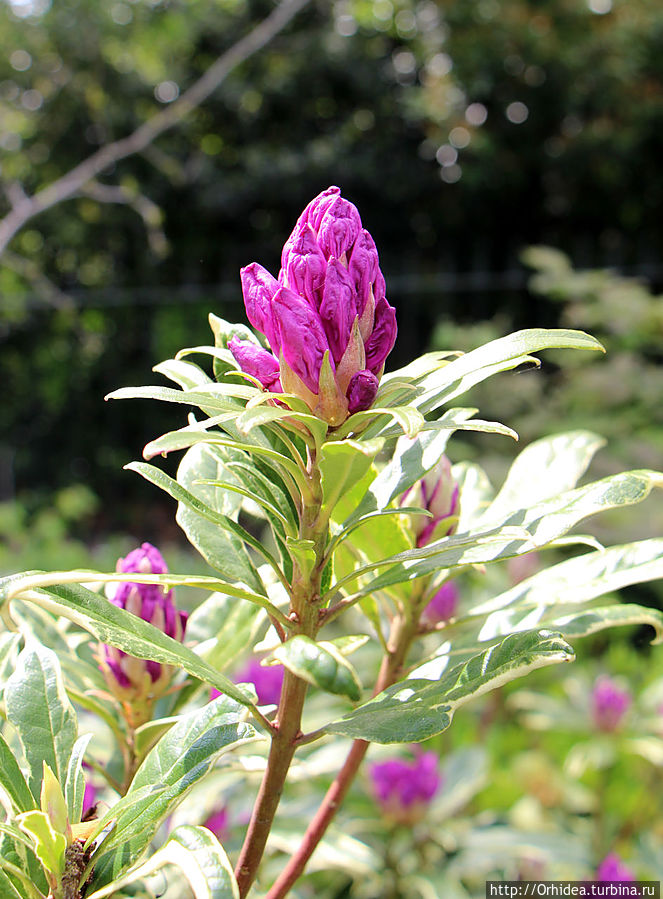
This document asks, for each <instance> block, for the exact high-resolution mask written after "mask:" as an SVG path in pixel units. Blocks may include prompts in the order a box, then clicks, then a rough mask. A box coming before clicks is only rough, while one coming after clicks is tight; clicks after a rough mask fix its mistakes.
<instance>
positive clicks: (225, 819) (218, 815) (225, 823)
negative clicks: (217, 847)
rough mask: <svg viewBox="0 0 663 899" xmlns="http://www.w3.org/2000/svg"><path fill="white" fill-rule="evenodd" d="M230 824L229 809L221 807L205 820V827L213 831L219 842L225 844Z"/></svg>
mask: <svg viewBox="0 0 663 899" xmlns="http://www.w3.org/2000/svg"><path fill="white" fill-rule="evenodd" d="M229 823H230V822H229V815H228V809H227V808H225V807H224V806H221V808H219V809H217V810H216V811H214V812H212V814H211V815H209V817H207V818H206V819H205V821H204V822H203V827H206V828H207V829H208V830H211V831H212V833H213V834H214V836H215V837H216V838H217V840H218V841H219V842H220V843H223V842H224V840H226V839H227V838H228V832H229Z"/></svg>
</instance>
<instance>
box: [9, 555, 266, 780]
mask: <svg viewBox="0 0 663 899" xmlns="http://www.w3.org/2000/svg"><path fill="white" fill-rule="evenodd" d="M63 576H64V574H63V573H62V572H55V573H53V574H50V575H46V576H40V577H39V586H40V588H41V589H40V590H39V591H37V590H34V589H30V592H29V593H28V594H27V596H26V598H27V599H28V600H29V601H31V602H35V603H38V604H39V605H41V606H42V607H44V608H48V609H50V610H51V611H53V612H54V613H55V614H56V615H64V616H65V617H66V618H69V619H70V620H71V621H73V622H74V623H75V624H78V625H79V626H80V627H82V628H84V629H85V630H87V631H89V632H90V633H91V634H93V636H95V637H96V638H97V639H98V640H99V641H100V642H102V643H108V644H109V645H110V646H116V647H117V648H118V649H122V650H123V651H124V652H126V653H128V654H129V655H132V656H136V657H137V658H140V659H152V660H153V661H155V662H161V663H162V664H164V665H174V666H175V667H177V668H183V669H184V670H185V671H188V672H189V674H192V675H193V676H194V677H197V678H198V679H199V680H202V681H204V682H205V683H208V684H211V685H212V686H213V687H216V689H217V690H220V691H222V692H223V693H226V694H227V695H228V696H232V698H233V699H234V700H236V701H237V702H240V703H242V704H243V705H245V706H247V707H249V708H252V709H253V708H254V705H253V703H252V702H251V700H250V698H249V697H248V696H247V695H246V694H245V693H244V692H243V691H242V690H240V689H239V687H237V686H236V685H235V684H234V683H233V682H232V681H231V680H228V678H227V677H224V676H223V675H222V674H221V673H220V672H219V671H216V669H214V668H212V667H211V666H210V665H208V664H207V663H206V662H204V661H203V660H202V659H201V658H200V657H199V656H198V655H196V653H195V652H193V651H192V650H191V649H189V648H188V647H187V646H184V645H182V644H181V643H178V642H177V641H176V640H173V639H171V637H167V636H166V635H165V634H164V633H163V632H162V631H160V630H158V629H157V628H155V627H153V626H152V625H151V624H148V622H147V621H143V619H142V618H138V617H137V616H136V615H132V614H131V612H127V611H125V610H124V609H120V608H118V607H117V606H115V605H113V603H111V602H109V601H108V600H107V599H106V598H105V597H102V596H99V594H98V593H94V592H93V591H92V590H88V589H86V588H85V587H82V586H80V585H79V584H73V585H72V584H67V585H65V584H60V585H53V586H51V587H47V586H46V583H45V582H47V581H48V580H49V579H50V578H53V579H54V580H55V582H56V584H57V581H58V579H59V578H60V577H63ZM74 576H79V577H80V580H83V581H87V580H88V579H91V580H93V581H96V580H99V579H103V578H104V575H99V573H97V572H94V573H87V577H86V573H85V572H76V573H75V574H74ZM106 577H107V579H108V580H114V581H117V580H119V579H121V577H122V575H117V574H115V575H109V576H106ZM132 577H133V578H134V580H138V581H143V583H148V582H150V581H151V582H155V580H156V577H155V576H154V577H150V579H149V580H146V579H145V576H144V575H143V576H141V575H138V574H132ZM162 577H163V576H162ZM22 578H23V583H24V584H25V587H26V589H29V588H32V587H33V585H34V576H33V577H31V576H30V575H23V576H22ZM168 578H169V579H170V578H171V576H170V575H168ZM175 581H176V582H182V583H192V579H189V578H182V579H181V581H180V579H179V578H175ZM196 581H198V582H199V583H200V579H196V578H194V579H193V582H194V583H195V582H196ZM203 581H209V582H210V587H211V588H212V589H213V588H214V583H215V582H214V580H213V579H212V578H207V579H203ZM17 582H18V579H17V578H16V577H15V576H11V577H9V578H4V579H2V580H0V598H1V597H2V595H3V591H8V590H9V591H10V592H12V591H16V590H18V592H19V593H20V587H18V586H17ZM217 586H219V585H218V583H217ZM226 590H227V591H228V592H230V593H231V594H232V592H233V588H232V587H231V586H230V585H226ZM237 592H238V593H240V594H241V593H242V592H244V591H239V590H237ZM14 676H15V675H14ZM17 696H18V694H17ZM65 698H66V697H65ZM56 699H57V697H54V702H55V700H56ZM67 702H68V700H67ZM74 739H75V732H74V734H73V736H71V742H70V744H69V747H68V749H67V753H66V758H68V757H69V753H70V751H71V746H73V743H74ZM35 751H36V750H35ZM41 761H42V757H41V756H39V764H40V765H41ZM65 764H66V763H65ZM40 770H41V769H40ZM39 780H40V781H41V776H40V778H39ZM37 792H38V790H37Z"/></svg>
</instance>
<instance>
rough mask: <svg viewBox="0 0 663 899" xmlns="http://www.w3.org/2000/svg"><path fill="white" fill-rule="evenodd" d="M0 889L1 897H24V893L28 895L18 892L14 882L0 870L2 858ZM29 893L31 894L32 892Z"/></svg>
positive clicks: (14, 898)
mask: <svg viewBox="0 0 663 899" xmlns="http://www.w3.org/2000/svg"><path fill="white" fill-rule="evenodd" d="M0 890H1V892H2V896H3V899H26V895H28V894H24V893H19V892H18V890H17V889H16V887H15V886H14V884H13V883H12V882H11V880H10V879H9V878H8V877H7V875H6V874H5V872H4V871H3V870H2V860H0ZM29 895H31V896H33V895H34V893H32V894H29Z"/></svg>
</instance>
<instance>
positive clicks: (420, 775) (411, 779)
mask: <svg viewBox="0 0 663 899" xmlns="http://www.w3.org/2000/svg"><path fill="white" fill-rule="evenodd" d="M438 764H439V760H438V757H437V755H436V753H434V752H421V750H419V749H415V758H414V759H413V760H412V761H408V760H406V759H402V758H395V759H390V760H389V761H386V762H376V763H375V764H373V765H371V766H370V769H369V773H370V777H371V780H372V783H373V792H374V793H375V797H376V799H377V801H378V802H379V804H380V806H381V807H382V810H383V811H384V812H385V813H386V814H387V815H388V816H389V817H390V818H393V819H394V820H396V821H399V822H401V823H408V822H412V821H415V820H417V819H418V818H420V817H421V816H422V814H423V813H424V812H425V810H426V807H427V806H428V805H429V804H430V802H431V800H432V799H433V797H434V796H435V794H436V793H437V791H438V790H439V789H440V787H441V786H442V775H441V774H440V772H439V769H438Z"/></svg>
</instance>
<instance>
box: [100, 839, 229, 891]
mask: <svg viewBox="0 0 663 899" xmlns="http://www.w3.org/2000/svg"><path fill="white" fill-rule="evenodd" d="M166 865H175V866H177V867H178V868H179V869H180V871H181V872H182V873H183V874H184V876H185V877H186V880H187V882H188V884H189V886H190V887H191V891H192V893H193V897H194V899H239V890H238V888H237V882H236V880H235V876H234V874H233V870H232V867H231V865H230V862H229V861H228V856H227V855H226V853H225V851H224V850H223V847H222V846H221V844H220V843H219V841H218V840H217V838H216V837H215V836H214V834H213V833H212V832H211V831H210V830H208V829H207V828H206V827H194V826H192V825H189V824H182V825H180V826H179V827H178V828H176V829H175V830H174V831H173V832H172V833H171V834H170V836H169V837H168V840H167V841H166V842H165V843H164V845H163V846H162V847H161V848H160V849H159V850H158V851H157V852H155V853H154V855H153V856H152V857H151V858H150V859H149V860H148V861H147V862H145V864H143V865H140V866H139V867H138V868H134V869H133V870H131V871H129V873H128V874H127V875H126V876H125V877H123V878H121V880H119V881H115V882H114V883H112V884H110V885H109V886H108V887H104V888H103V889H101V890H97V891H96V892H94V893H93V894H92V895H91V896H89V897H88V899H104V897H106V896H110V895H111V894H112V893H114V892H115V891H116V890H118V889H120V888H122V887H124V886H126V885H127V884H130V883H134V882H135V881H137V880H143V879H144V878H146V877H149V876H150V875H152V874H154V873H155V872H156V871H159V870H160V869H161V868H163V867H165V866H166Z"/></svg>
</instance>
